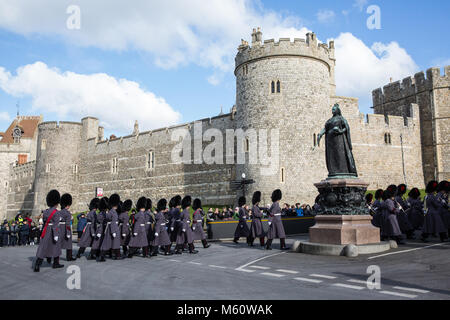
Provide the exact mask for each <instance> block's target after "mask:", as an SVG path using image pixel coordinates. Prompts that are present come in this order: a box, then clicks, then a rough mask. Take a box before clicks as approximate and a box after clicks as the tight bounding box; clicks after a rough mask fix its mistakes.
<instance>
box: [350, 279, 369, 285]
mask: <svg viewBox="0 0 450 320" xmlns="http://www.w3.org/2000/svg"><path fill="white" fill-rule="evenodd" d="M347 281H348V282H354V283H361V284H365V285H367V280H365V281H364V280H356V279H350V280H347Z"/></svg>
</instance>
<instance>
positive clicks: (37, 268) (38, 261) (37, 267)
mask: <svg viewBox="0 0 450 320" xmlns="http://www.w3.org/2000/svg"><path fill="white" fill-rule="evenodd" d="M42 261H44V260H42V259H41V258H37V259H36V262H35V263H34V269H33V271H34V272H39V271H40V270H41V269H40V268H41V264H42Z"/></svg>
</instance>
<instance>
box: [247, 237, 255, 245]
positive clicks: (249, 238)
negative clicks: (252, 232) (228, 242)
mask: <svg viewBox="0 0 450 320" xmlns="http://www.w3.org/2000/svg"><path fill="white" fill-rule="evenodd" d="M253 241H255V239H254V238H253V237H248V238H247V245H248V246H249V247H253Z"/></svg>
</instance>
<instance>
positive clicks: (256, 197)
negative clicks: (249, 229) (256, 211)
mask: <svg viewBox="0 0 450 320" xmlns="http://www.w3.org/2000/svg"><path fill="white" fill-rule="evenodd" d="M258 202H261V192H260V191H255V193H254V194H253V197H252V204H253V205H255V204H257V203H258Z"/></svg>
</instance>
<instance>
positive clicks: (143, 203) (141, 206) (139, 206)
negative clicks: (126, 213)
mask: <svg viewBox="0 0 450 320" xmlns="http://www.w3.org/2000/svg"><path fill="white" fill-rule="evenodd" d="M146 206H147V198H146V197H140V198H139V200H138V201H137V203H136V210H138V211H139V210H141V209H145V207H146Z"/></svg>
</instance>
